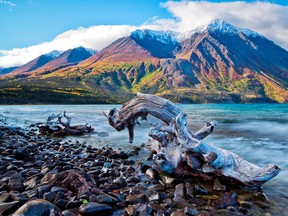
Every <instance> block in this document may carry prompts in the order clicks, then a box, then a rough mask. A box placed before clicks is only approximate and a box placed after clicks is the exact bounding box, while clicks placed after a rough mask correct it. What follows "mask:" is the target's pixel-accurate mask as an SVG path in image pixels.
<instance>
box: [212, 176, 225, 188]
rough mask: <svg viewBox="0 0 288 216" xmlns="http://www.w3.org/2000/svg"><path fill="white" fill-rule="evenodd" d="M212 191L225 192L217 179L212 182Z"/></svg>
mask: <svg viewBox="0 0 288 216" xmlns="http://www.w3.org/2000/svg"><path fill="white" fill-rule="evenodd" d="M213 190H215V191H225V190H226V186H225V185H222V184H221V182H220V181H219V179H218V178H216V179H215V180H214V185H213Z"/></svg>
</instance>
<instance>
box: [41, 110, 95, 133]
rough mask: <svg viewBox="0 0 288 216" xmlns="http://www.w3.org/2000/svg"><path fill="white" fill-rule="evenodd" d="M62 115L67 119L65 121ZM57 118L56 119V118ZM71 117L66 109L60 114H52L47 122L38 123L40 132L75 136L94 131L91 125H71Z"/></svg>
mask: <svg viewBox="0 0 288 216" xmlns="http://www.w3.org/2000/svg"><path fill="white" fill-rule="evenodd" d="M62 117H64V118H66V119H67V121H66V122H64V121H63V120H62ZM55 119H56V120H55ZM71 119H72V118H71V117H69V116H67V115H66V112H65V111H64V113H63V115H62V113H59V114H54V113H53V114H52V115H51V116H49V117H48V118H47V121H46V123H44V124H40V125H38V128H39V131H40V133H45V134H49V135H51V136H59V137H64V136H74V135H83V134H86V133H90V132H92V131H93V130H94V129H93V128H92V126H91V125H88V124H85V125H74V126H71V125H70V124H71Z"/></svg>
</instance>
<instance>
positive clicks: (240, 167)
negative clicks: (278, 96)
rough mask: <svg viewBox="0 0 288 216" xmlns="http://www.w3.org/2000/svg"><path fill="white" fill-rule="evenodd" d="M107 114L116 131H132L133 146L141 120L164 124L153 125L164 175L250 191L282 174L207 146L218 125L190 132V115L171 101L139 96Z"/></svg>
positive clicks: (157, 162) (273, 167)
mask: <svg viewBox="0 0 288 216" xmlns="http://www.w3.org/2000/svg"><path fill="white" fill-rule="evenodd" d="M104 114H105V116H106V117H107V119H108V122H109V124H110V125H111V126H112V127H114V128H115V129H116V130H118V131H121V130H124V129H125V128H128V131H129V141H130V143H132V142H133V135H134V132H133V129H134V126H135V125H136V124H137V122H138V118H139V117H141V118H142V119H146V117H147V115H148V114H150V115H153V116H155V117H156V118H158V119H160V120H162V121H163V124H159V123H158V124H153V125H152V128H151V129H150V132H149V136H151V137H152V138H153V139H154V140H156V141H157V147H156V148H154V151H156V154H155V155H154V156H153V163H154V168H155V169H157V170H158V171H160V172H164V173H167V174H170V175H176V176H185V175H187V174H191V175H193V176H198V177H202V178H208V179H209V178H210V179H211V176H217V177H223V178H224V179H228V180H232V181H234V182H235V181H236V182H238V183H239V182H240V183H242V184H243V185H245V186H249V187H253V186H261V185H262V184H263V183H265V182H266V181H268V180H270V179H271V178H273V177H275V176H276V175H277V174H278V173H279V172H280V168H278V167H277V166H276V165H273V164H269V165H267V166H265V167H263V168H262V167H258V166H256V165H254V164H252V163H250V162H248V161H246V160H244V159H243V158H241V157H240V156H239V155H236V154H235V153H233V152H230V151H228V150H225V149H221V148H218V147H216V146H214V145H210V144H206V143H205V142H203V139H204V138H205V137H206V136H208V135H209V134H210V133H212V132H213V130H214V128H215V126H216V121H212V122H207V123H206V124H205V125H204V127H203V128H201V129H200V130H199V131H197V132H192V131H189V130H188V128H187V122H186V114H185V113H183V112H182V111H181V110H180V109H179V108H178V107H177V106H176V105H175V104H173V103H172V102H171V101H169V100H166V99H164V98H161V97H158V96H155V95H150V94H141V93H138V94H137V96H136V97H135V98H133V99H132V100H131V101H129V102H127V103H125V104H124V105H123V106H122V108H121V109H120V110H118V109H116V108H114V109H112V110H110V112H109V113H104Z"/></svg>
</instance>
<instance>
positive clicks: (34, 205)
mask: <svg viewBox="0 0 288 216" xmlns="http://www.w3.org/2000/svg"><path fill="white" fill-rule="evenodd" d="M20 215H21V216H35V215H54V216H61V211H60V210H59V208H58V207H57V206H55V205H54V204H52V203H50V202H48V201H46V200H43V199H36V200H31V201H29V202H27V203H25V204H24V205H23V206H21V207H20V208H19V209H18V210H17V211H16V212H15V213H14V214H13V216H20Z"/></svg>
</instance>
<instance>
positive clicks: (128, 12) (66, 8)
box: [0, 0, 288, 67]
mask: <svg viewBox="0 0 288 216" xmlns="http://www.w3.org/2000/svg"><path fill="white" fill-rule="evenodd" d="M216 18H219V19H223V20H225V21H227V22H228V23H230V24H233V25H236V26H238V27H243V28H249V29H251V30H254V31H256V32H258V33H260V34H262V35H264V36H265V37H267V38H268V39H270V40H273V41H274V42H275V43H276V44H278V45H280V46H281V47H283V48H284V49H286V50H288V22H287V20H288V0H263V1H260V0H258V1H252V0H246V1H233V0H208V1H201V0H197V1H196V0H190V1H188V0H183V1H175V0H174V1H172V0H171V1H164V0H105V1H103V0H0V29H1V34H0V67H11V66H18V65H23V64H25V63H27V62H28V61H31V60H32V59H34V58H36V57H38V56H39V55H41V54H45V53H48V52H51V51H53V50H60V51H64V50H67V49H70V48H74V47H78V46H84V47H88V48H93V49H96V50H101V49H103V48H104V47H105V46H107V45H109V44H110V43H111V42H113V41H114V40H116V39H118V38H120V37H124V36H127V35H129V34H130V33H131V32H132V31H134V30H136V29H143V28H149V29H155V30H171V31H176V32H180V33H183V32H186V31H191V30H193V29H195V28H197V27H199V26H202V25H207V24H208V23H209V22H211V21H212V20H213V19H216Z"/></svg>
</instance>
